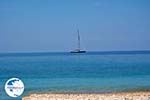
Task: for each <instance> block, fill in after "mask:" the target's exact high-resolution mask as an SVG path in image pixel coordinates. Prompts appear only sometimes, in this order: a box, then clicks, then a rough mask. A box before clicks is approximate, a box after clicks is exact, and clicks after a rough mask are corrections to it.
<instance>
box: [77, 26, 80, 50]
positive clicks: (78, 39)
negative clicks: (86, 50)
mask: <svg viewBox="0 0 150 100" xmlns="http://www.w3.org/2000/svg"><path fill="white" fill-rule="evenodd" d="M77 33H78V49H79V50H80V34H79V29H78V30H77Z"/></svg>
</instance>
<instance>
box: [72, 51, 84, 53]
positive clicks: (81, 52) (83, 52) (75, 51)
mask: <svg viewBox="0 0 150 100" xmlns="http://www.w3.org/2000/svg"><path fill="white" fill-rule="evenodd" d="M70 53H86V51H70Z"/></svg>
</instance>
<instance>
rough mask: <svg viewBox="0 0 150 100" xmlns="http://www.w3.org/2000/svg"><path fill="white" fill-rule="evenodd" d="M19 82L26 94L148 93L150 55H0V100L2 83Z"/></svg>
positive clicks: (4, 97)
mask: <svg viewBox="0 0 150 100" xmlns="http://www.w3.org/2000/svg"><path fill="white" fill-rule="evenodd" d="M12 77H17V78H20V79H21V80H22V81H23V82H24V85H25V91H24V93H23V95H22V96H25V95H28V94H29V93H35V92H37V93H44V92H61V93H108V92H120V91H146V90H150V52H146V51H142V52H137V51H132V52H119V51H118V52H91V53H86V54H70V53H5V54H0V100H21V98H22V96H20V97H19V98H11V97H9V96H7V94H6V93H5V90H4V84H5V82H6V81H7V80H8V79H9V78H12Z"/></svg>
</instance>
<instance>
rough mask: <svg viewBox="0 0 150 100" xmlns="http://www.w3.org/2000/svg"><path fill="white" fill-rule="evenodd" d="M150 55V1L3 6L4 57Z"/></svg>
mask: <svg viewBox="0 0 150 100" xmlns="http://www.w3.org/2000/svg"><path fill="white" fill-rule="evenodd" d="M77 29H79V31H80V36H81V48H82V49H84V50H87V51H112V50H113V51H115V50H117V51H118V50H119V51H120V50H150V0H0V52H53V51H54V52H56V51H65V52H68V51H70V50H73V49H75V48H76V47H77Z"/></svg>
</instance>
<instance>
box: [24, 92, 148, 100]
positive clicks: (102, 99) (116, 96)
mask: <svg viewBox="0 0 150 100" xmlns="http://www.w3.org/2000/svg"><path fill="white" fill-rule="evenodd" d="M22 100H150V92H126V93H108V94H59V93H58V94H57V93H55V94H54V93H47V94H30V95H29V96H25V97H23V98H22Z"/></svg>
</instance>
